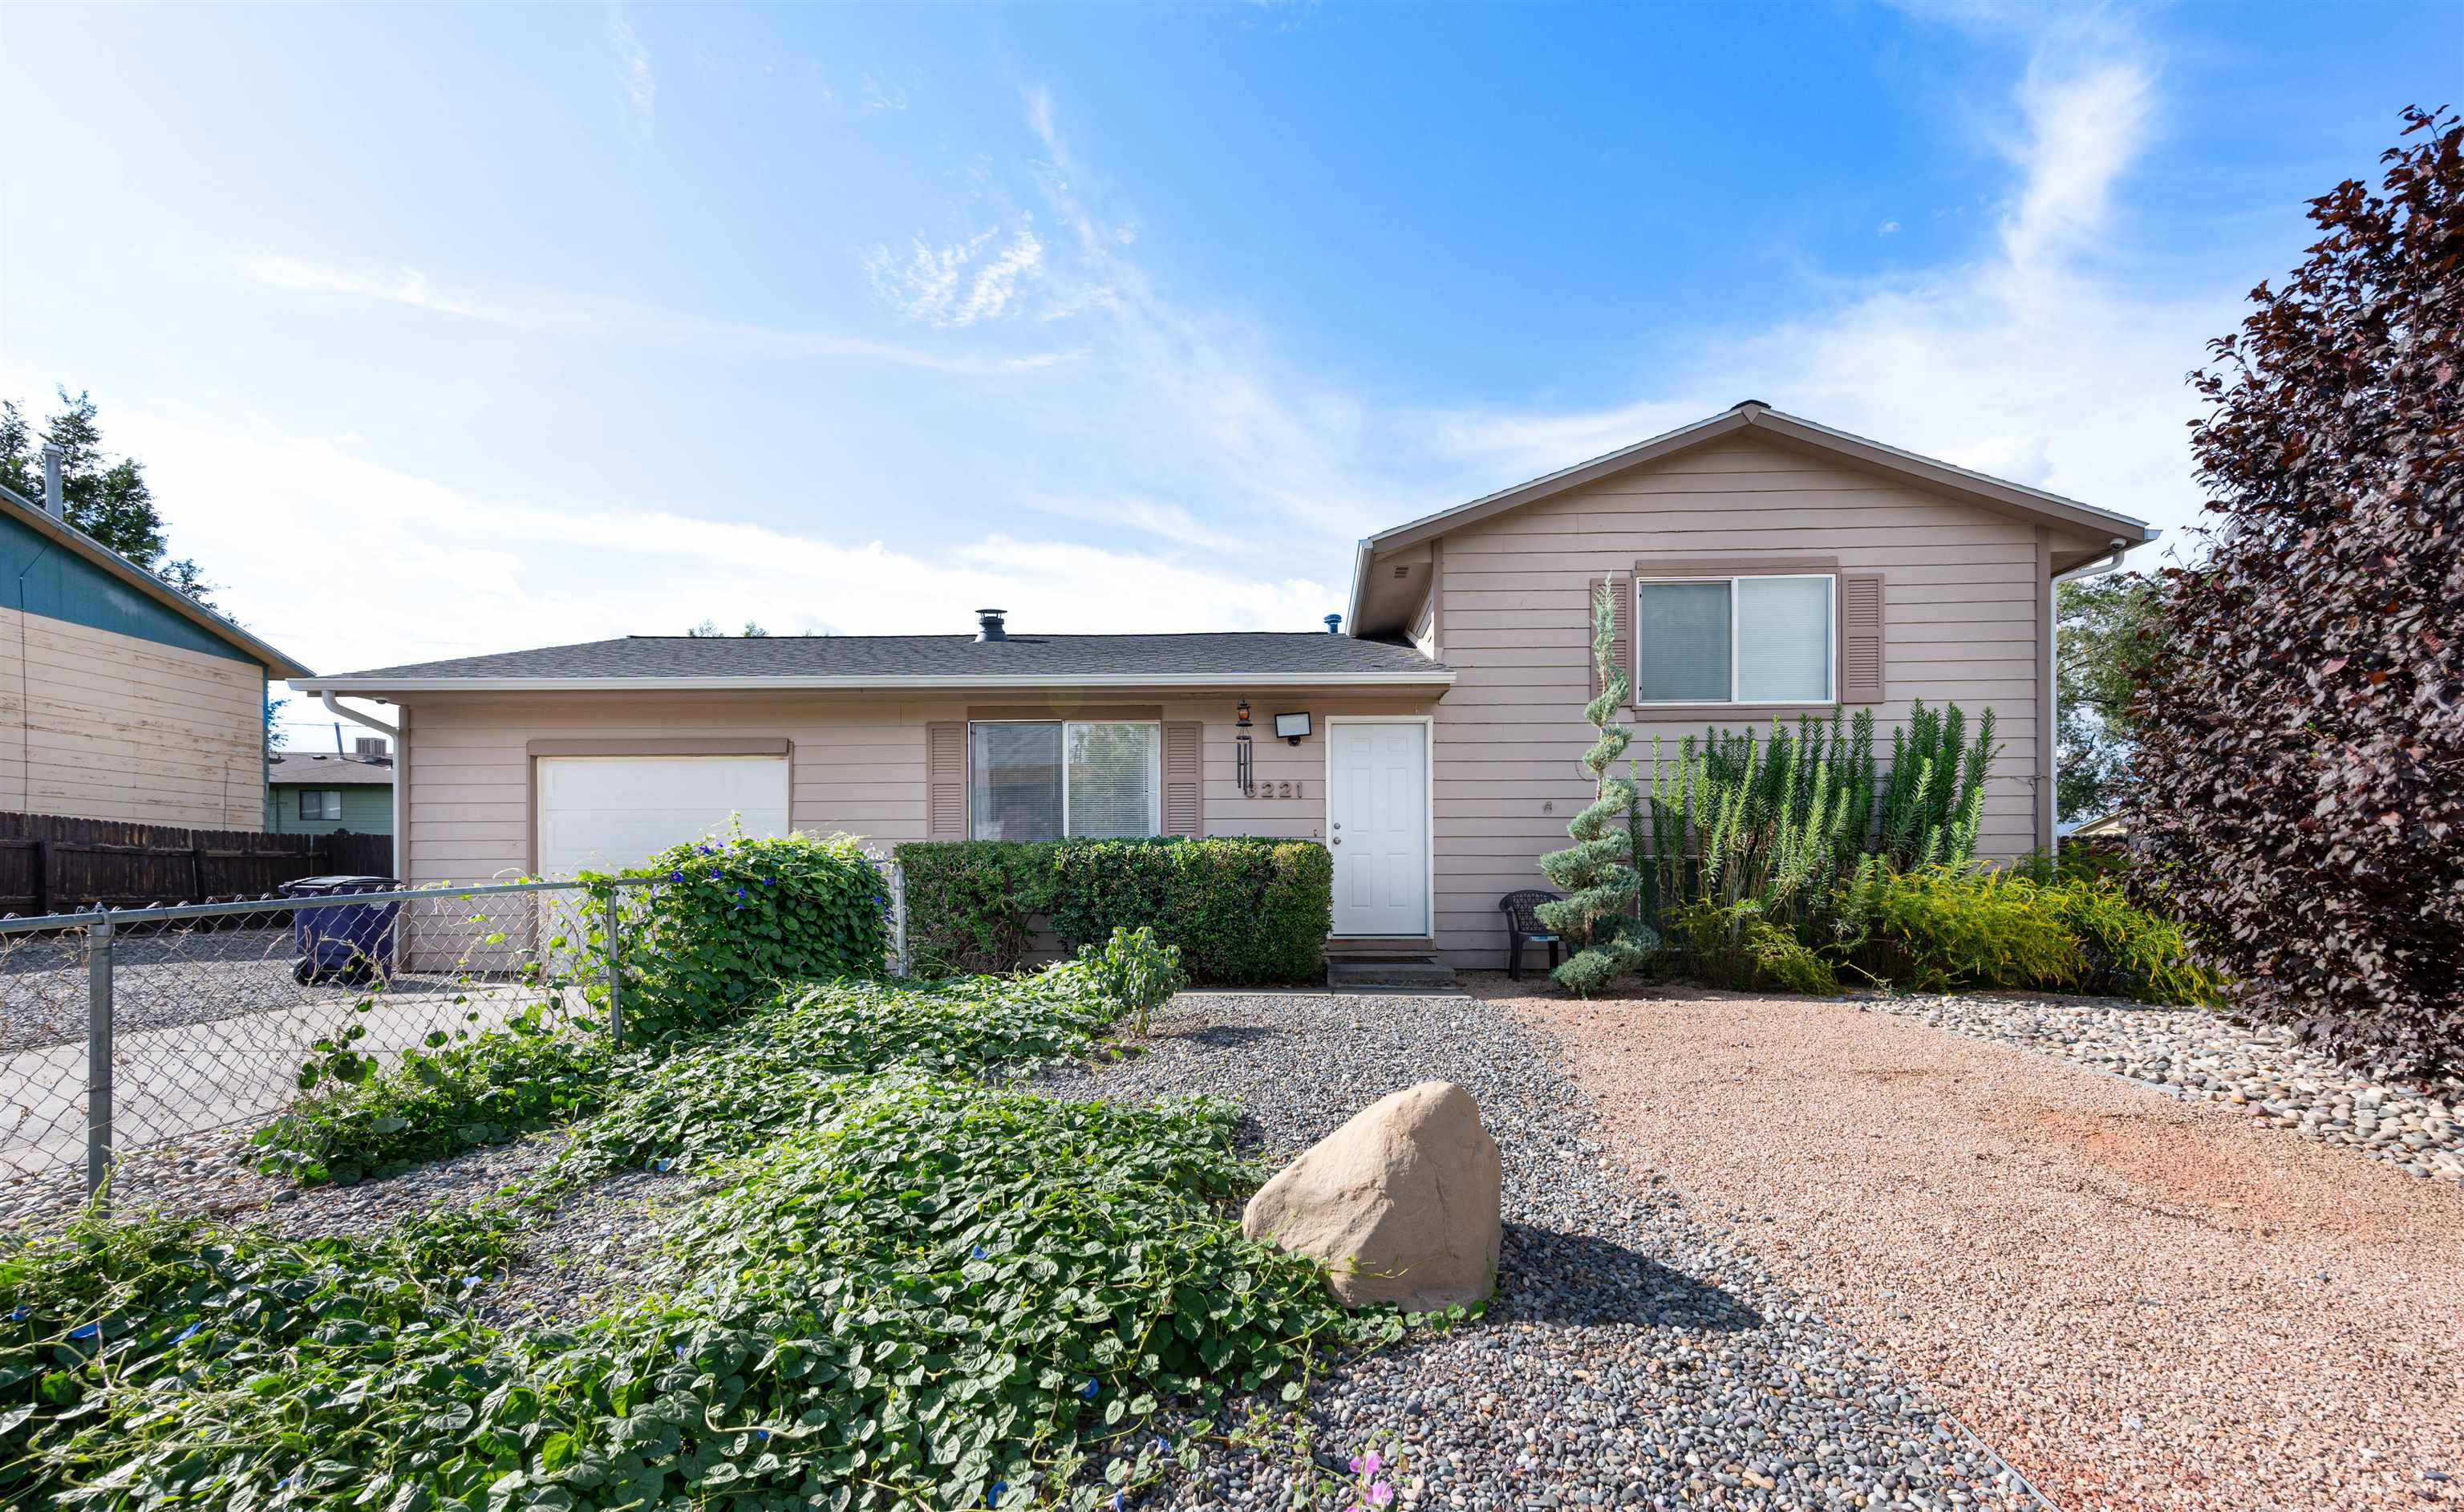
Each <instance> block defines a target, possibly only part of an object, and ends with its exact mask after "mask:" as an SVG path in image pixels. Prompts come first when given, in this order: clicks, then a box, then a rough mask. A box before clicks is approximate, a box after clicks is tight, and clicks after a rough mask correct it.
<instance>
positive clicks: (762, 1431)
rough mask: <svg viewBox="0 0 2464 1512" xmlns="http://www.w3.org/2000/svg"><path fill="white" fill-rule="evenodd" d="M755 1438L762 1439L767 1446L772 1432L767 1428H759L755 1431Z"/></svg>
mask: <svg viewBox="0 0 2464 1512" xmlns="http://www.w3.org/2000/svg"><path fill="white" fill-rule="evenodd" d="M753 1436H754V1437H756V1438H759V1439H760V1440H761V1441H762V1442H763V1443H765V1444H766V1443H768V1442H769V1441H770V1430H768V1429H766V1428H757V1429H755V1430H753Z"/></svg>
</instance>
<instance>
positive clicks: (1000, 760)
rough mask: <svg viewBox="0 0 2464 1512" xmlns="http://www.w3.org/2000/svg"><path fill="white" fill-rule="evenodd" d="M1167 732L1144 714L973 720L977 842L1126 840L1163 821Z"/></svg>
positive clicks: (971, 824)
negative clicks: (1132, 716) (1139, 716)
mask: <svg viewBox="0 0 2464 1512" xmlns="http://www.w3.org/2000/svg"><path fill="white" fill-rule="evenodd" d="M1162 768H1163V728H1162V726H1160V725H1158V724H1155V723H1154V722H1152V721H1145V720H1091V719H979V720H975V721H972V722H970V723H969V724H968V726H967V832H968V834H969V835H970V836H972V837H973V838H974V839H977V840H1060V839H1062V838H1064V837H1085V838H1089V839H1103V840H1123V839H1139V838H1144V837H1147V836H1152V835H1156V834H1160V833H1161V832H1162V826H1163V772H1162Z"/></svg>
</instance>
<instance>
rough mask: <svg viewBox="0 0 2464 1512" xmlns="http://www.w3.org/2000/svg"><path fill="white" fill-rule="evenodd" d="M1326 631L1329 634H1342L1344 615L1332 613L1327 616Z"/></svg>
mask: <svg viewBox="0 0 2464 1512" xmlns="http://www.w3.org/2000/svg"><path fill="white" fill-rule="evenodd" d="M1326 633H1327V634H1329V635H1341V634H1342V633H1343V616H1342V615H1339V614H1330V615H1328V616H1327V617H1326Z"/></svg>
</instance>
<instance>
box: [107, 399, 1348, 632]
mask: <svg viewBox="0 0 2464 1512" xmlns="http://www.w3.org/2000/svg"><path fill="white" fill-rule="evenodd" d="M112 427H113V434H114V439H115V440H116V441H120V442H121V444H123V445H126V446H127V447H129V448H130V449H131V450H132V451H134V452H136V453H137V454H140V455H143V456H144V457H145V458H146V459H147V462H148V476H149V477H150V478H152V479H153V480H154V481H155V485H156V487H157V489H158V490H159V491H161V492H162V493H163V495H164V496H165V497H166V498H171V497H176V498H177V499H178V500H179V509H178V525H179V530H178V536H177V539H176V542H175V544H176V545H177V547H178V549H179V550H180V551H182V552H184V553H188V554H192V555H194V556H195V557H196V558H197V559H199V560H203V561H209V562H211V563H212V564H213V568H214V575H215V577H216V579H217V581H221V582H223V583H226V584H228V585H229V586H228V588H227V589H226V590H225V602H226V603H230V604H231V606H232V608H233V609H234V610H235V611H236V612H237V613H238V614H239V615H240V616H241V617H242V618H243V619H245V620H247V621H248V622H249V623H250V625H252V626H253V627H254V628H255V629H257V630H258V631H259V632H260V633H262V634H263V635H265V636H266V638H267V639H268V640H270V641H272V642H273V643H274V644H275V645H277V646H282V647H283V648H284V649H285V650H288V651H291V652H293V653H294V654H295V655H297V656H299V657H301V658H302V659H304V660H305V661H307V663H308V664H309V665H310V666H312V667H316V668H319V669H324V670H343V669H348V668H354V667H372V666H382V665H387V664H390V663H397V662H402V661H408V660H416V659H422V658H427V657H432V656H458V655H469V654H473V653H476V652H480V651H486V650H504V649H511V648H515V647H519V646H541V645H551V644H557V643H561V642H569V641H574V640H579V639H588V638H596V637H605V636H616V635H625V634H630V633H637V632H638V633H648V634H661V633H666V634H673V633H678V632H680V631H682V630H683V629H684V628H685V626H686V625H690V624H691V623H693V621H694V620H696V619H698V618H700V617H701V616H702V615H704V614H712V615H715V616H717V617H718V618H720V619H722V620H724V621H734V620H737V619H740V618H750V619H754V620H758V621H759V622H760V623H761V624H763V625H767V626H768V627H770V628H771V629H772V630H774V631H778V632H781V633H795V632H800V631H805V630H812V631H841V632H862V633H911V634H912V633H950V634H957V633H962V632H964V631H966V630H968V629H969V628H971V627H972V624H973V621H972V618H971V614H970V611H971V610H972V609H973V608H974V607H975V606H976V605H977V604H979V603H1001V604H1005V605H1007V606H1008V607H1009V609H1010V611H1011V615H1012V622H1011V623H1012V624H1014V625H1020V626H1022V627H1024V626H1033V627H1035V628H1040V629H1045V630H1074V631H1103V630H1157V629H1162V630H1173V629H1220V628H1276V629H1295V630H1297V629H1307V628H1310V627H1312V626H1313V625H1314V623H1315V620H1316V617H1317V616H1318V615H1320V614H1323V613H1325V612H1326V611H1327V609H1328V607H1329V606H1330V605H1335V604H1339V603H1340V595H1339V590H1338V588H1337V587H1336V586H1335V585H1332V584H1330V583H1327V582H1323V581H1311V580H1309V578H1307V577H1305V576H1301V575H1297V574H1276V575H1269V576H1265V577H1263V578H1257V579H1251V578H1243V577H1239V576H1235V575H1231V574H1227V573H1225V572H1223V571H1221V569H1220V567H1219V566H1217V565H1216V564H1215V563H1213V562H1211V561H1208V560H1204V559H1187V558H1183V557H1180V556H1177V555H1175V554H1171V553H1158V552H1154V551H1145V550H1138V549H1132V548H1115V547H1106V546H1090V545H1086V544H1079V543H1071V542H1064V541H1053V540H1048V539H1035V538H1030V537H1020V536H1016V535H1010V534H1003V533H1000V532H988V533H985V534H983V535H980V536H977V537H969V538H962V539H960V540H958V541H957V542H956V543H954V544H950V545H946V546H937V545H936V547H935V550H934V551H933V552H932V553H930V554H929V555H928V554H924V553H918V552H912V551H904V550H899V549H896V548H894V547H891V546H888V545H885V544H884V543H882V542H881V541H879V540H877V539H866V538H864V537H861V536H856V537H847V536H834V535H831V534H829V533H826V532H822V531H807V530H800V529H781V528H778V527H774V526H769V525H762V524H754V523H748V522H746V521H744V520H742V519H740V518H728V517H709V516H701V517H696V516H693V515H685V514H682V513H677V512H673V511H669V510H663V509H644V508H641V507H638V506H637V505H634V504H632V503H630V502H628V501H625V500H614V499H610V500H593V499H583V500H574V501H569V502H559V503H554V504H550V503H542V502H539V501H537V500H533V499H528V498H523V497H519V496H501V495H495V494H490V493H479V492H475V491H473V489H471V488H469V487H466V486H464V485H463V484H461V483H459V482H445V481H440V480H437V479H433V478H428V477H422V476H418V475H415V474H412V473H409V472H405V471H400V470H397V469H394V468H390V467H387V466H385V465H382V464H380V463H377V462H373V461H371V460H369V459H368V458H366V457H363V456H362V455H360V454H359V453H358V452H357V451H356V450H354V449H352V448H350V447H349V446H347V445H345V444H344V443H342V442H341V441H338V440H332V439H327V438H321V437H314V436H302V435H297V434H292V433H288V432H286V431H284V430H282V429H280V428H278V427H275V426H272V425H269V424H266V423H264V422H261V421H255V420H252V419H249V418H247V417H241V418H239V419H237V420H234V419H232V418H231V417H228V416H219V415H217V416H213V417H210V418H208V417H203V416H182V415H166V414H161V413H153V412H147V411H143V410H136V409H127V410H121V411H120V412H118V413H116V414H115V415H114V416H113V417H112ZM337 498H348V499H350V500H352V501H353V507H352V508H351V509H348V510H342V511H333V510H330V509H327V508H325V506H326V505H327V504H330V502H331V501H332V500H334V499H337ZM301 512H311V513H315V514H317V515H319V517H320V518H326V519H327V520H328V527H329V528H328V529H327V531H326V544H327V546H328V547H329V548H330V549H331V550H332V551H334V552H335V553H336V554H337V555H338V557H347V559H351V560H368V561H374V560H383V561H385V562H388V563H390V564H392V566H393V568H394V569H395V570H390V571H387V572H384V573H379V574H374V575H350V574H315V573H310V574H303V573H301V572H300V571H299V569H298V560H297V556H296V554H294V553H291V552H289V551H287V550H285V549H284V548H283V546H282V544H281V542H279V541H277V540H275V539H273V538H271V537H268V536H267V535H266V532H265V530H264V522H265V520H266V519H267V518H269V517H274V516H275V515H293V514H298V513H301ZM817 606H818V607H817Z"/></svg>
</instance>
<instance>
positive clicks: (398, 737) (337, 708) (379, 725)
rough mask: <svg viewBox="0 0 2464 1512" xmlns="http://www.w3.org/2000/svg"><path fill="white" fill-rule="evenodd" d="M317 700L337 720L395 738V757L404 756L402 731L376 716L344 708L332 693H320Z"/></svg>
mask: <svg viewBox="0 0 2464 1512" xmlns="http://www.w3.org/2000/svg"><path fill="white" fill-rule="evenodd" d="M317 698H318V701H319V702H320V703H322V704H323V705H324V706H325V712H327V713H329V714H332V715H334V716H335V717H336V718H338V719H347V720H349V721H350V722H351V723H353V724H355V725H365V726H367V727H368V728H369V729H371V730H373V731H375V732H376V733H377V734H384V735H391V736H393V741H394V755H396V756H400V755H401V754H402V732H401V731H399V730H397V729H395V728H394V727H393V726H391V725H389V724H386V723H385V721H384V720H382V719H379V718H378V717H376V716H375V715H374V714H363V713H362V712H359V711H358V710H356V709H345V708H343V707H342V706H341V704H338V703H336V702H335V701H334V695H333V694H332V693H319V694H318V695H317Z"/></svg>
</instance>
